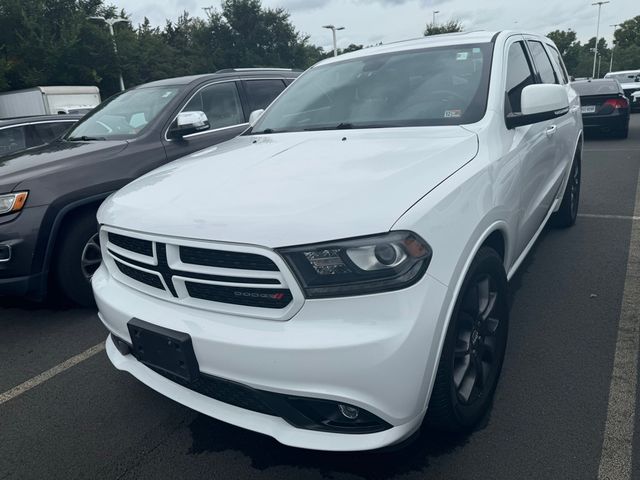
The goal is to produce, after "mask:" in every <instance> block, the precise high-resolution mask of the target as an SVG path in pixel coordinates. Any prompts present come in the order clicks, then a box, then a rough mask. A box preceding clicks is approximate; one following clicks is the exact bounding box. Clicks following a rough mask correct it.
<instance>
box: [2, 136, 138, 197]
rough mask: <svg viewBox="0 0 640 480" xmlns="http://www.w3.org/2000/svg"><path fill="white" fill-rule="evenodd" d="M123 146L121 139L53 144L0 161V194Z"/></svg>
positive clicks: (102, 155)
mask: <svg viewBox="0 0 640 480" xmlns="http://www.w3.org/2000/svg"><path fill="white" fill-rule="evenodd" d="M126 146H127V142H126V141H124V140H109V141H93V142H66V141H62V140H59V141H56V142H53V143H50V144H48V145H43V146H41V147H35V148H31V149H29V150H25V151H23V152H20V153H18V154H15V155H11V156H7V157H3V158H0V193H4V192H10V191H12V190H13V189H14V188H15V187H16V186H17V185H18V184H20V183H21V182H23V181H25V180H29V179H31V178H34V177H38V176H42V175H45V174H50V173H54V172H57V171H64V170H67V169H69V168H74V167H75V166H76V165H78V164H80V163H87V162H92V161H95V160H98V159H101V158H107V157H109V156H112V155H114V154H115V153H117V152H119V151H121V150H122V149H124V148H125V147H126Z"/></svg>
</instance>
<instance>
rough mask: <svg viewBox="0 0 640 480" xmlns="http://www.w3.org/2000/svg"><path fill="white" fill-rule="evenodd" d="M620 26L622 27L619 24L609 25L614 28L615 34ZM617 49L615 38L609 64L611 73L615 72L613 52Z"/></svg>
mask: <svg viewBox="0 0 640 480" xmlns="http://www.w3.org/2000/svg"><path fill="white" fill-rule="evenodd" d="M619 25H620V24H619V23H614V24H613V25H609V26H610V27H613V33H615V31H616V28H618V26H619ZM615 48H616V40H615V37H614V39H613V40H612V42H611V60H610V62H609V71H610V72H613V51H614V50H615Z"/></svg>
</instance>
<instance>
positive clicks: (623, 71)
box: [605, 70, 640, 77]
mask: <svg viewBox="0 0 640 480" xmlns="http://www.w3.org/2000/svg"><path fill="white" fill-rule="evenodd" d="M625 73H640V70H618V71H616V72H608V73H606V74H605V77H607V76H609V75H618V74H623V75H624V74H625Z"/></svg>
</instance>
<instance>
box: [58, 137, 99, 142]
mask: <svg viewBox="0 0 640 480" xmlns="http://www.w3.org/2000/svg"><path fill="white" fill-rule="evenodd" d="M67 140H69V141H70V142H78V141H81V142H90V141H92V140H106V138H105V137H88V136H87V135H82V136H81V137H69V138H67Z"/></svg>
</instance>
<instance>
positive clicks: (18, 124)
mask: <svg viewBox="0 0 640 480" xmlns="http://www.w3.org/2000/svg"><path fill="white" fill-rule="evenodd" d="M78 120H80V119H77V120H43V121H42V122H27V123H16V124H14V125H5V126H0V130H5V129H7V128H14V127H28V126H29V125H42V124H43V123H77V122H78Z"/></svg>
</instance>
